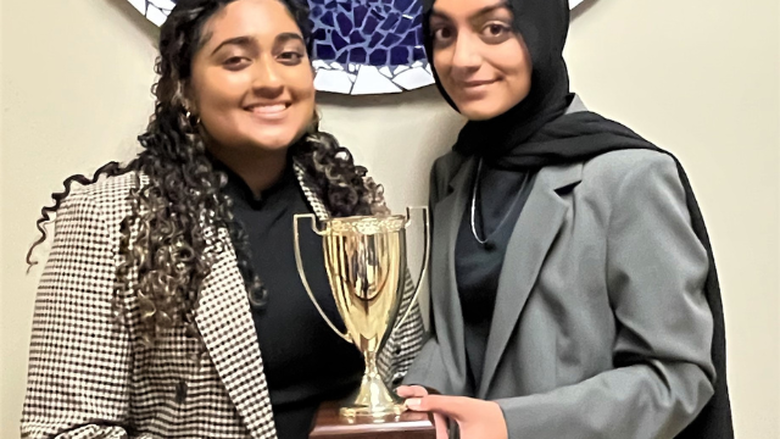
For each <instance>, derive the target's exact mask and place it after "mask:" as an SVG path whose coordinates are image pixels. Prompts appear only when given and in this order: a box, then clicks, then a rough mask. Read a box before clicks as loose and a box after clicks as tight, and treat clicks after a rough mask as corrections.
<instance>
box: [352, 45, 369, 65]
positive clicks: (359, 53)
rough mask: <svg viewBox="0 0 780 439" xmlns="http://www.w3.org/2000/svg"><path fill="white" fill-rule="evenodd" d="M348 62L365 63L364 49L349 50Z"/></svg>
mask: <svg viewBox="0 0 780 439" xmlns="http://www.w3.org/2000/svg"><path fill="white" fill-rule="evenodd" d="M349 62H353V63H359V64H363V63H365V62H366V49H364V48H362V47H355V48H352V49H350V50H349Z"/></svg>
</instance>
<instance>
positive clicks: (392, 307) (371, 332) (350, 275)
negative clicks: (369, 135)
mask: <svg viewBox="0 0 780 439" xmlns="http://www.w3.org/2000/svg"><path fill="white" fill-rule="evenodd" d="M418 209H420V210H422V212H423V232H424V237H425V240H424V253H423V266H422V270H421V272H420V277H419V279H418V282H417V286H416V288H415V291H414V296H413V299H412V300H411V301H410V302H409V306H408V307H407V308H406V310H405V311H404V312H403V314H402V316H401V319H400V320H397V318H398V316H399V314H401V309H400V307H401V300H402V297H403V294H404V289H405V288H404V287H405V276H406V272H407V257H406V228H407V227H408V226H409V225H410V223H411V212H412V210H413V209H412V208H407V211H406V215H386V216H352V217H346V218H331V219H329V220H326V221H324V222H323V223H322V228H321V229H319V228H317V225H316V217H315V216H314V214H297V215H295V217H294V220H293V221H294V225H293V227H294V236H295V262H296V264H297V266H298V273H299V274H300V277H301V281H302V283H303V286H304V288H305V289H306V292H307V293H308V295H309V298H310V299H311V301H312V303H314V306H315V307H316V308H317V311H319V313H320V315H321V316H322V318H323V319H325V322H327V324H328V326H330V328H331V329H332V330H333V331H334V332H336V334H338V335H339V336H341V338H343V339H344V340H345V341H347V342H349V343H353V344H354V345H355V346H356V347H357V348H358V350H360V352H361V354H363V358H364V359H365V363H366V368H365V373H364V374H363V378H362V380H361V384H360V389H359V391H358V395H357V397H356V398H355V400H354V401H353V402H352V403H351V404H349V405H347V406H344V407H341V408H340V409H339V411H338V413H339V414H340V417H341V418H342V419H341V420H340V422H342V423H345V422H346V423H349V424H355V423H356V422H357V421H356V420H360V421H359V422H357V423H374V424H376V423H382V422H388V421H392V420H393V419H395V420H396V421H397V420H398V418H399V415H401V414H402V412H404V406H403V403H402V402H401V401H400V399H399V398H398V397H397V396H395V395H394V393H392V392H390V390H389V389H388V388H387V386H386V385H385V383H384V381H383V380H382V377H381V375H380V373H379V370H378V369H377V354H378V353H379V351H380V349H381V348H382V346H383V345H384V343H385V342H386V341H387V339H388V338H389V337H390V334H391V333H392V330H393V329H394V328H396V327H399V326H401V325H402V324H403V322H404V321H405V320H406V319H407V318H408V317H409V314H410V313H411V310H412V308H413V304H414V303H415V302H416V301H417V296H418V295H419V293H420V286H421V285H422V282H421V281H422V279H423V277H424V276H425V272H426V271H427V270H426V268H427V266H428V256H429V247H430V236H429V232H428V230H429V224H428V209H427V208H425V207H421V208H418ZM301 219H308V220H309V221H311V227H312V230H314V232H315V233H317V234H318V235H320V236H321V237H322V238H323V239H322V247H323V252H324V259H325V269H326V271H327V275H328V279H329V282H330V287H331V291H332V293H333V297H334V299H335V302H336V308H337V309H338V311H339V314H340V315H341V318H342V320H343V321H344V326H345V327H346V333H343V332H341V331H340V330H339V329H338V328H337V327H336V325H334V323H333V322H332V321H331V320H330V319H329V318H328V316H327V315H325V313H324V312H323V311H322V308H321V307H320V305H319V303H317V300H316V299H315V297H314V294H313V293H312V290H311V287H310V286H309V282H308V280H307V278H306V274H305V272H304V269H303V262H302V259H301V250H300V245H299V241H300V234H299V228H298V226H299V222H300V220H301ZM396 323H397V324H396ZM318 416H319V415H318ZM312 437H314V435H313V436H312Z"/></svg>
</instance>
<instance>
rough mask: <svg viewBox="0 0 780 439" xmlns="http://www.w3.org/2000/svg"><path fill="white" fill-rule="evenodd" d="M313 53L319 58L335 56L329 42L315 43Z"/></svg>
mask: <svg viewBox="0 0 780 439" xmlns="http://www.w3.org/2000/svg"><path fill="white" fill-rule="evenodd" d="M314 55H315V56H316V57H317V58H319V59H333V58H335V57H336V51H335V50H333V46H331V45H330V44H317V45H316V46H314Z"/></svg>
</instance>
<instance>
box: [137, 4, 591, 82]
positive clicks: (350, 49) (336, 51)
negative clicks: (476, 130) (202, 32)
mask: <svg viewBox="0 0 780 439" xmlns="http://www.w3.org/2000/svg"><path fill="white" fill-rule="evenodd" d="M128 1H129V2H130V3H131V4H132V5H133V6H134V7H135V8H136V9H138V10H139V11H140V12H141V13H142V14H144V16H146V18H148V19H149V20H150V21H151V22H153V23H154V24H156V25H158V26H159V25H161V24H162V23H164V22H165V19H166V17H167V15H168V14H169V13H170V11H171V9H173V7H174V6H175V4H176V2H175V0H128ZM308 2H309V6H310V8H311V20H312V23H313V25H314V27H313V38H314V42H313V48H314V53H313V58H314V60H313V65H314V68H315V71H316V76H315V79H314V86H315V87H316V88H317V90H320V91H327V92H333V93H343V94H355V95H358V94H382V93H400V92H402V91H404V90H413V89H416V88H420V87H424V86H426V85H430V84H433V76H432V75H431V68H430V66H429V65H428V60H427V58H426V57H425V50H424V49H423V46H422V21H421V18H422V17H421V13H422V5H421V3H420V0H308ZM580 2H582V0H569V4H570V6H571V7H574V6H576V5H577V4H579V3H580Z"/></svg>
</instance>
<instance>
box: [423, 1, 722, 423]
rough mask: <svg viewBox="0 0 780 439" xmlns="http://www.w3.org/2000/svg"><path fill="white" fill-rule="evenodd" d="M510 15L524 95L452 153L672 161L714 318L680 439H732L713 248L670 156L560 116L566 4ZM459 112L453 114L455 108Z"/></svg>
mask: <svg viewBox="0 0 780 439" xmlns="http://www.w3.org/2000/svg"><path fill="white" fill-rule="evenodd" d="M434 1H435V0H423V14H424V16H423V31H424V38H425V48H426V51H427V53H428V57H429V61H430V63H431V68H432V69H433V74H434V77H435V78H436V85H437V87H438V88H439V91H440V92H441V94H442V95H443V96H444V98H445V99H446V100H447V102H449V104H450V105H452V106H453V108H456V106H455V105H454V103H453V101H452V100H451V99H450V98H449V96H448V95H447V93H446V91H445V90H444V89H443V88H442V87H441V82H440V81H439V78H438V75H437V73H436V69H435V68H434V65H433V58H432V54H433V48H432V38H431V32H430V29H429V27H428V24H429V18H430V12H431V9H432V8H433V4H434ZM507 5H508V6H509V8H510V9H511V10H512V12H513V14H514V22H513V27H514V30H515V32H517V33H518V34H519V35H521V36H522V37H523V40H524V42H525V44H526V47H527V48H528V53H529V55H530V58H531V62H532V65H533V70H532V73H531V90H530V92H529V95H528V96H527V97H526V98H525V99H524V100H523V101H522V102H520V103H519V104H517V105H516V106H515V107H513V108H511V109H510V110H508V111H507V112H505V113H504V114H501V115H499V116H497V117H495V118H493V119H490V120H485V121H469V122H468V123H467V124H466V125H465V126H464V127H463V129H462V130H461V132H460V134H459V135H458V140H457V142H456V143H455V146H453V150H455V151H456V152H458V153H460V154H463V155H467V156H468V155H476V156H479V157H481V158H483V160H484V161H485V162H487V163H488V164H490V165H492V166H495V167H498V168H502V169H516V170H526V171H527V170H532V169H538V168H541V167H544V166H551V165H564V164H568V163H576V162H583V161H586V160H589V159H591V158H593V157H596V156H598V155H601V154H604V153H607V152H610V151H616V150H621V149H650V150H654V151H658V152H661V153H664V154H667V155H669V156H671V157H672V158H673V159H674V161H675V163H676V164H677V171H678V173H679V176H680V180H681V182H682V185H683V188H684V189H685V195H686V204H687V207H688V210H689V212H690V215H691V222H692V226H693V230H694V233H695V234H696V236H697V237H698V238H699V240H700V241H701V243H702V245H703V246H704V247H705V248H706V250H707V257H708V259H709V267H710V268H709V272H708V273H707V279H706V282H705V286H704V294H705V297H706V298H707V302H708V304H709V306H710V309H711V311H712V315H713V319H714V333H713V340H712V351H711V355H712V360H713V363H714V365H715V371H716V373H717V379H716V382H715V394H714V395H713V397H712V399H711V400H710V401H709V402H708V403H707V405H706V406H705V407H704V409H703V410H702V411H701V413H700V414H699V415H698V417H697V418H696V419H695V420H694V421H693V423H691V424H690V425H689V426H688V427H687V428H686V429H685V430H683V432H682V433H680V434H679V435H678V436H677V437H678V438H733V437H734V431H733V426H732V420H731V404H730V402H729V394H728V386H727V383H726V337H725V327H724V321H723V304H722V301H721V294H720V286H719V283H718V274H717V271H716V269H715V260H714V257H713V253H712V246H711V245H710V239H709V236H708V234H707V228H706V226H705V224H704V219H703V218H702V214H701V210H700V209H699V205H698V203H697V202H696V197H695V196H694V194H693V190H692V188H691V184H690V181H689V180H688V176H687V175H686V173H685V170H684V169H683V167H682V165H681V164H680V162H679V161H678V160H677V158H676V157H674V155H672V154H671V153H669V152H668V151H664V150H662V149H660V148H658V147H657V146H655V145H653V144H652V143H650V142H648V141H647V140H645V139H643V138H642V137H640V136H639V135H638V134H636V133H635V132H633V131H632V130H630V129H629V128H627V127H625V126H623V125H621V124H619V123H617V122H614V121H612V120H609V119H606V118H604V117H602V116H600V115H598V114H596V113H593V112H589V111H582V112H574V113H569V114H565V112H566V109H567V108H568V106H569V104H570V103H571V100H572V99H573V95H572V94H571V93H570V92H569V75H568V72H567V70H566V63H565V62H564V60H563V47H564V45H565V43H566V36H567V34H568V29H569V6H568V1H567V0H507ZM456 109H457V108H456Z"/></svg>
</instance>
